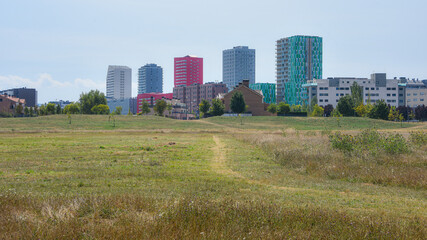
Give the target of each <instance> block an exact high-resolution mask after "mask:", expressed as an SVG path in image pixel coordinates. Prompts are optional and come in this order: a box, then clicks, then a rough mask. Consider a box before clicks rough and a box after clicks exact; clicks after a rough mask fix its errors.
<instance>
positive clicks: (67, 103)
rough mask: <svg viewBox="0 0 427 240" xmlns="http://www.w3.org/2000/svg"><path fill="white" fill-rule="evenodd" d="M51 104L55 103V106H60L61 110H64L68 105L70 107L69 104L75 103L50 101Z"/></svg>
mask: <svg viewBox="0 0 427 240" xmlns="http://www.w3.org/2000/svg"><path fill="white" fill-rule="evenodd" d="M49 103H53V104H55V105H59V106H61V108H64V107H65V106H67V105H69V104H71V103H73V102H70V101H64V100H59V101H50V102H49Z"/></svg>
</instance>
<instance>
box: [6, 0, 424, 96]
mask: <svg viewBox="0 0 427 240" xmlns="http://www.w3.org/2000/svg"><path fill="white" fill-rule="evenodd" d="M241 3H246V4H241ZM94 9H96V11H94ZM425 9H427V3H425V2H423V1H417V0H415V1H409V2H405V3H401V2H398V1H358V2H345V3H342V2H339V1H332V0H330V1H322V2H315V1H298V2H296V1H263V2H262V3H260V2H257V1H245V2H243V1H235V2H232V3H229V2H226V1H216V2H208V3H199V2H198V1H193V0H192V1H184V2H180V3H177V2H174V1H161V2H149V3H144V2H139V1H134V0H126V1H120V2H118V1H112V0H109V1H99V0H89V1H81V0H77V1H69V0H64V1H61V2H60V3H59V2H55V1H52V0H41V1H17V2H11V1H10V2H4V3H0V39H1V40H0V52H1V53H2V54H0V89H8V88H13V87H35V88H36V89H37V90H38V92H39V103H44V102H47V101H53V100H59V99H62V100H71V101H76V100H78V97H79V95H80V93H81V92H88V91H90V90H91V89H99V90H101V91H103V92H104V93H105V92H106V91H105V85H106V70H107V68H108V65H126V66H129V67H130V68H132V69H133V70H134V71H133V73H132V96H134V97H135V96H136V92H137V81H138V77H137V72H138V71H137V69H138V68H139V67H141V66H144V65H145V64H147V63H155V64H157V65H159V66H161V67H162V68H163V70H164V92H172V87H173V69H174V68H173V60H174V57H182V56H185V55H196V56H198V57H202V58H203V59H204V82H212V81H215V80H217V81H219V82H221V81H222V51H223V50H225V49H230V48H233V47H235V46H249V48H252V49H255V50H256V51H257V54H256V82H257V83H260V82H269V83H275V81H276V78H275V41H277V40H278V39H280V38H284V37H290V36H294V35H314V36H320V37H322V38H323V78H327V77H367V76H369V75H370V74H371V73H373V72H384V73H387V76H389V77H390V78H393V77H401V76H404V77H408V78H411V79H412V78H419V79H427V69H426V67H425V66H427V57H425V54H426V53H427V46H426V45H425V44H424V43H423V40H424V39H426V38H427V23H426V21H424V19H423V14H424V11H425ZM281 23H283V24H281ZM224 36H226V37H224ZM49 93H51V94H49Z"/></svg>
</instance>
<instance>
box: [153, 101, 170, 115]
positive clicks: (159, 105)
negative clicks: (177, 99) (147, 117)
mask: <svg viewBox="0 0 427 240" xmlns="http://www.w3.org/2000/svg"><path fill="white" fill-rule="evenodd" d="M166 107H167V103H166V101H165V100H163V99H161V100H158V101H157V102H156V105H154V112H156V113H157V115H159V116H163V112H164V111H165V109H166Z"/></svg>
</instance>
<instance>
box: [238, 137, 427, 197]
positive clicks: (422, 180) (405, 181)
mask: <svg viewBox="0 0 427 240" xmlns="http://www.w3.org/2000/svg"><path fill="white" fill-rule="evenodd" d="M238 138H239V139H241V140H244V141H246V142H249V143H250V144H255V145H256V146H259V147H261V148H263V149H264V150H265V151H267V152H269V153H271V154H272V155H273V156H274V159H275V161H277V162H278V163H280V164H281V165H283V166H286V167H288V168H291V169H294V170H295V171H297V172H298V173H301V174H308V175H313V176H317V177H326V178H329V179H344V180H347V181H350V182H365V183H372V184H381V185H389V186H402V187H410V188H416V189H427V155H426V154H425V153H426V152H427V145H423V146H412V147H411V152H410V153H405V154H399V155H388V154H378V155H375V156H372V155H370V154H367V153H364V154H359V155H347V154H344V153H342V152H340V151H337V150H335V149H332V148H331V144H330V143H329V139H328V135H327V133H322V132H317V133H316V132H299V131H296V130H293V129H288V130H285V131H283V133H282V135H278V134H275V135H273V134H270V135H252V134H251V135H244V134H241V135H238Z"/></svg>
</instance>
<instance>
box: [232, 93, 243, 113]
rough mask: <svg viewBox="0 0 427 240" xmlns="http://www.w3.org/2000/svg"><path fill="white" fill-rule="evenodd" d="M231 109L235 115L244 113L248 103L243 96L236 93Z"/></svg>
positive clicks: (233, 96)
mask: <svg viewBox="0 0 427 240" xmlns="http://www.w3.org/2000/svg"><path fill="white" fill-rule="evenodd" d="M230 109H231V111H233V112H234V113H238V114H241V113H244V112H245V111H246V103H245V99H244V98H243V94H242V93H241V92H239V91H236V92H234V93H233V95H232V96H231V102H230Z"/></svg>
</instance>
